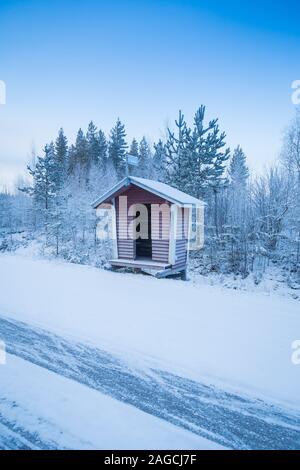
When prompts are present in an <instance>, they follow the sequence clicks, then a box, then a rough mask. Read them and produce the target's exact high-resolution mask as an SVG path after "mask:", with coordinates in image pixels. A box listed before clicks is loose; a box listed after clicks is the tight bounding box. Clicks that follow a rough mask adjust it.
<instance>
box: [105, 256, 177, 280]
mask: <svg viewBox="0 0 300 470" xmlns="http://www.w3.org/2000/svg"><path fill="white" fill-rule="evenodd" d="M109 262H110V264H111V266H112V267H116V268H132V269H140V270H141V271H144V272H145V273H147V274H151V275H152V276H155V277H157V278H159V279H160V278H163V277H167V276H171V275H173V274H179V273H181V274H182V276H183V279H186V268H184V269H183V268H182V267H181V268H177V269H175V268H173V267H172V265H171V264H166V263H160V262H158V261H153V260H151V259H149V258H144V259H126V258H118V259H111V260H109Z"/></svg>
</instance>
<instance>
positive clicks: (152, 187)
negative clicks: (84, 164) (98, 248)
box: [92, 176, 206, 209]
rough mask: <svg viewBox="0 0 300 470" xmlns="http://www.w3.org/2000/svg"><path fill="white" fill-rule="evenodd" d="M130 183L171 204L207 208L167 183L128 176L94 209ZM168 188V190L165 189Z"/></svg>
mask: <svg viewBox="0 0 300 470" xmlns="http://www.w3.org/2000/svg"><path fill="white" fill-rule="evenodd" d="M130 183H132V184H134V185H135V186H138V187H140V188H141V189H145V190H146V191H150V192H152V193H153V194H156V195H157V196H160V197H162V198H163V199H166V200H167V201H169V202H172V203H174V204H177V205H180V206H191V205H192V206H205V205H206V203H205V202H204V201H201V200H200V199H197V198H195V197H193V196H190V195H188V194H186V193H184V192H183V191H180V190H179V189H176V188H173V187H172V186H169V185H167V184H166V183H161V182H159V181H154V180H148V179H145V178H138V177H135V176H128V177H126V178H123V179H122V180H120V181H119V182H118V183H117V184H115V185H114V186H113V187H112V188H110V189H109V190H108V191H106V192H105V193H104V194H103V195H102V196H100V197H99V198H97V199H96V200H95V201H94V202H93V203H92V207H93V208H94V209H96V208H97V206H98V205H99V204H101V202H103V201H105V199H107V198H108V197H110V196H111V195H113V194H114V193H115V192H117V191H118V190H119V189H121V188H122V187H123V186H128V185H129V184H130ZM165 187H166V188H165Z"/></svg>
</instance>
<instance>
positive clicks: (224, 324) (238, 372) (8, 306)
mask: <svg viewBox="0 0 300 470" xmlns="http://www.w3.org/2000/svg"><path fill="white" fill-rule="evenodd" d="M0 279H1V284H0V340H1V339H4V340H5V341H6V343H7V346H8V350H9V352H11V353H12V354H15V355H16V356H19V357H23V358H26V361H24V360H22V359H20V358H16V357H15V356H12V355H10V354H9V355H8V364H7V365H6V366H0V373H1V398H0V405H1V407H0V422H1V423H2V427H3V426H4V425H5V423H6V432H8V434H9V433H10V432H11V430H12V429H14V428H16V426H17V424H16V422H14V418H16V417H17V416H19V417H20V416H21V417H22V419H21V422H22V423H23V424H22V426H25V428H28V429H27V431H28V432H30V429H31V430H32V431H33V430H34V429H36V427H35V425H36V424H37V423H42V424H41V426H42V428H41V429H42V433H40V437H39V439H40V441H41V442H40V443H39V441H38V442H37V444H36V445H37V447H39V445H40V446H41V447H43V445H44V447H45V446H48V447H50V448H51V446H53V447H55V446H61V447H66V448H73V447H75V448H77V447H78V448H86V447H87V448H91V447H97V448H100V447H106V448H116V447H119V448H132V447H135V448H143V447H148V448H151V447H152V448H163V447H168V448H212V447H213V446H217V444H214V443H212V442H210V439H209V436H210V434H209V433H207V432H201V429H198V430H197V433H198V434H200V436H199V435H196V434H195V435H194V434H192V433H190V432H188V431H187V430H183V429H180V428H178V427H177V426H174V425H173V424H174V423H175V424H178V425H179V426H181V424H180V422H178V416H179V415H178V409H179V408H180V407H181V405H182V406H183V405H184V408H185V410H183V411H182V416H186V417H187V418H188V417H189V416H191V410H193V406H196V407H198V408H197V412H199V418H197V419H196V415H195V423H197V422H202V424H203V423H205V426H206V430H208V429H211V430H212V431H210V432H211V435H212V436H213V434H214V436H213V437H212V441H215V442H219V443H220V444H222V443H223V445H225V447H230V446H231V445H230V443H232V444H235V446H234V447H235V448H238V446H239V445H246V444H247V439H248V438H249V439H250V437H249V436H250V435H251V426H252V425H251V422H252V423H256V424H255V425H256V427H257V429H256V437H255V436H254V434H255V433H254V434H253V440H252V446H253V447H254V448H256V447H259V446H260V445H261V446H262V442H261V441H260V436H262V437H263V434H267V433H268V432H270V436H269V441H268V440H266V442H265V446H268V445H269V444H268V442H272V441H274V442H275V440H276V443H278V442H280V439H281V442H282V445H283V447H284V445H287V446H290V447H291V448H292V447H293V448H295V447H296V448H300V437H299V436H300V429H299V426H298V424H297V423H299V419H298V418H296V416H298V417H299V408H300V398H299V389H300V366H296V365H294V364H293V363H292V361H291V355H292V352H293V351H292V348H291V344H292V342H293V341H294V340H295V339H299V337H300V308H299V302H298V301H296V300H293V299H289V298H283V297H280V296H276V295H273V296H272V297H271V296H265V295H263V294H255V293H252V292H245V291H230V290H228V289H225V288H221V287H217V286H200V285H193V284H192V283H189V282H183V281H178V280H167V279H165V280H157V279H154V278H151V277H148V276H144V275H133V274H121V273H113V272H108V271H103V270H100V269H96V268H92V267H86V266H79V265H72V264H67V263H63V262H54V261H52V262H51V261H45V260H38V259H35V260H33V259H30V258H25V257H22V256H18V255H9V254H3V255H0ZM1 317H2V319H1ZM5 319H7V320H5ZM20 322H23V326H22V324H21V323H20ZM26 324H28V331H27V330H26V328H27V327H26ZM38 327H39V328H43V329H44V330H46V331H49V335H51V334H52V337H51V336H47V335H48V334H46V332H44V333H43V330H40V331H39V330H38ZM30 328H31V329H32V330H31V332H30V331H29V329H30ZM1 331H2V335H1ZM51 332H52V333H51ZM55 334H57V335H59V337H55ZM59 338H65V339H66V341H69V343H68V344H67V343H63V341H62V340H60V339H59ZM76 342H81V343H82V344H85V345H86V348H90V351H88V350H87V351H85V350H84V348H82V347H81V346H76ZM78 344H79V343H78ZM72 348H73V349H72ZM76 348H77V349H76ZM93 348H97V351H98V352H97V354H98V356H97V354H96V349H94V352H95V354H94V353H93ZM51 351H52V356H51ZM84 351H85V352H84ZM101 351H105V352H106V353H107V354H111V357H113V361H115V362H113V361H112V362H110V363H106V362H107V360H108V359H107V358H106V357H105V356H103V354H102V353H101ZM83 352H84V354H83ZM106 353H105V354H106ZM81 354H82V357H81V356H80V355H81ZM101 354H102V356H101ZM93 356H94V363H93V362H91V358H92V357H93ZM107 357H108V356H107ZM118 358H119V359H120V361H123V362H124V364H125V365H124V364H123V365H122V363H121V362H118ZM52 359H53V364H54V363H55V364H56V365H55V367H54V365H53V366H52V365H51V362H52ZM84 361H85V362H84ZM32 362H34V363H35V364H38V365H33V364H32ZM101 363H103V364H104V365H105V363H106V365H105V367H104V368H102V370H101V368H100V366H101ZM103 364H102V366H101V367H103ZM40 366H42V367H40ZM51 367H52V370H53V371H55V372H57V373H58V374H59V375H57V374H54V373H53V372H50V371H49V370H46V369H47V368H48V369H49V368H50V369H51ZM97 368H98V370H97ZM105 368H106V369H105ZM122 368H123V369H122ZM126 368H127V369H126ZM130 368H131V369H132V370H134V371H135V372H134V374H132V375H130V374H131V372H130V373H129V372H128V370H130ZM60 369H61V370H60ZM113 369H114V370H115V372H116V373H117V374H119V375H116V374H115V375H113V376H112V377H110V376H109V375H107V384H108V385H107V387H108V388H105V387H106V385H105V386H104V385H103V384H104V382H103V380H104V378H105V373H106V371H107V372H109V371H112V370H113ZM122 370H123V372H122ZM78 371H79V372H78ZM89 371H90V372H89ZM164 371H165V374H164ZM96 372H97V373H98V376H99V377H102V385H101V387H102V388H101V387H100V386H98V382H97V377H96ZM121 372H122V374H123V375H122V374H121ZM138 374H140V378H141V382H140V384H141V395H140V398H139V397H137V396H135V392H136V389H137V388H139V385H137V386H135V385H134V382H133V381H134V380H135V379H136V377H137V375H138ZM151 374H152V376H153V377H154V375H155V374H156V375H155V381H156V384H157V385H155V387H157V392H158V393H160V396H161V400H162V403H163V400H168V394H167V393H162V392H163V390H165V391H167V390H169V392H170V391H171V389H172V393H173V395H170V398H169V401H170V410H168V409H167V408H166V409H165V412H166V413H165V415H163V413H162V414H160V411H159V406H158V404H159V403H158V404H155V403H154V404H151V399H149V400H148V399H147V396H151V391H150V392H149V390H151V387H152V386H153V383H152V382H151V381H153V380H154V379H153V377H151ZM176 374H177V375H176ZM60 375H65V376H66V377H69V378H66V377H60ZM117 377H119V382H120V384H124V390H125V391H124V390H118V389H117V388H116V384H114V386H112V385H109V384H112V383H113V382H112V380H113V381H114V380H117ZM126 377H127V379H126ZM180 377H185V378H186V380H185V381H184V380H182V379H180ZM70 379H75V381H73V380H70ZM93 380H94V381H93ZM126 380H127V382H128V383H127V384H126ZM89 381H90V382H89ZM192 381H194V382H192ZM76 382H81V383H76ZM31 383H32V384H33V385H34V386H33V387H32V388H31ZM49 384H50V392H51V393H49V389H48V386H49ZM83 384H85V385H88V387H87V386H85V385H83ZM176 384H177V385H176ZM150 385H151V387H150ZM143 387H144V389H143ZM147 387H148V388H147ZM177 387H178V390H179V389H181V390H180V393H181V394H182V395H181V396H182V397H183V399H182V401H181V402H180V401H178V396H177V401H178V404H177V405H176V406H177V409H175V402H176V395H178V393H177V392H176V390H175V389H177ZM214 387H215V388H214ZM92 388H94V390H92ZM95 388H96V389H97V390H95ZM222 389H223V390H227V392H226V393H225V392H224V391H223V392H222ZM228 391H230V393H232V395H231V394H229V393H228ZM102 392H103V393H105V394H106V393H108V394H110V395H111V397H113V398H110V397H108V396H106V395H104V394H103V393H102ZM142 392H143V394H144V395H143V394H142ZM124 393H126V394H127V396H123V395H122V394H124ZM170 393H171V392H170ZM238 395H240V396H241V397H242V396H243V399H242V400H240V401H241V403H242V408H243V409H242V413H240V411H241V410H240V411H239V410H238V407H239V406H240V405H239V398H238ZM200 396H202V398H201V400H202V401H201V400H200V401H199V397H200ZM172 397H173V398H172ZM188 397H190V399H188ZM247 397H248V398H247ZM251 397H253V401H252V398H251ZM114 398H117V400H121V401H123V402H125V403H120V402H119V401H117V400H116V399H114ZM51 400H52V402H51ZM172 400H173V403H171V401H172ZM260 400H269V401H271V403H273V405H264V403H263V402H260ZM147 401H148V403H147ZM128 403H130V404H134V405H135V406H136V407H137V408H139V409H137V408H135V407H133V406H130V405H129V404H128ZM165 403H166V406H168V401H166V402H165ZM193 403H194V405H193ZM205 403H206V405H205ZM274 404H275V405H276V404H278V405H280V406H283V408H285V409H287V410H290V411H287V412H286V413H285V412H282V410H280V409H279V408H278V410H277V409H275V412H274V416H272V406H274ZM150 405H151V406H152V405H153V409H151V407H150ZM171 405H174V406H173V409H172V406H171ZM221 405H222V406H221ZM155 406H156V408H155ZM178 407H179V408H178ZM189 407H191V408H189ZM206 407H207V409H209V408H210V410H211V411H210V413H211V416H206V412H205V409H206ZM72 410H73V411H72ZM74 410H76V413H75V414H74ZM95 410H97V411H95ZM101 410H104V411H103V412H102V411H101ZM141 410H143V411H147V413H150V414H152V415H154V416H150V414H147V413H144V412H143V411H141ZM195 410H196V408H195ZM293 410H294V412H295V414H294V418H293ZM168 413H169V415H170V419H168ZM239 413H240V416H239ZM207 414H208V413H207ZM250 415H251V416H252V417H251V419H253V421H251V420H250V421H249V419H250V418H249V416H250ZM259 415H261V417H262V416H263V415H264V418H263V419H264V422H262V421H261V420H259V419H257V418H259ZM275 415H276V416H275ZM155 416H156V417H155ZM157 416H158V417H157ZM176 416H177V417H176ZM201 416H202V418H201ZM215 416H219V417H222V419H221V421H222V422H221V421H220V425H218V426H216V425H215V418H214V417H215ZM247 416H248V418H247ZM159 417H163V418H164V419H165V420H169V421H171V422H172V423H173V424H170V423H167V422H165V421H163V420H162V419H159ZM171 417H172V419H171ZM227 417H228V420H229V419H231V421H232V422H231V423H229V421H228V423H227V425H229V424H230V425H231V424H232V425H233V424H234V426H233V428H232V429H231V430H230V429H229V427H228V429H227V435H226V433H225V432H224V433H223V436H221V434H222V433H220V436H221V437H219V438H216V437H215V435H216V434H217V433H218V431H219V430H221V428H222V426H223V425H222V423H223V424H224V423H226V421H227ZM274 417H275V418H274ZM84 419H86V420H88V423H87V426H86V427H87V429H86V430H85V431H84V432H81V431H80V432H79V431H78V429H79V428H80V425H79V424H80V423H81V422H84ZM197 420H198V421H197ZM199 420H200V421H199ZM243 420H244V424H242V423H243ZM187 421H188V422H185V423H182V426H181V427H185V429H189V430H193V426H195V423H194V424H193V422H192V421H191V420H189V419H187ZM233 421H234V423H233ZM273 421H274V424H273V425H272V424H271V423H272V422H273ZM124 422H126V425H125V426H124V427H123V424H122V423H124ZM128 422H130V423H135V424H134V426H130V427H128V424H127V423H128ZM3 423H4V424H3ZM11 423H14V424H13V425H12V424H11ZM43 423H45V426H44V424H43ZM64 423H67V424H66V425H65V426H64ZM120 423H121V424H120ZM249 423H250V425H249ZM268 423H269V425H268ZM31 424H32V426H31ZM248 425H249V431H248V430H247V429H246V427H247V426H248ZM43 426H44V427H43ZM239 426H240V427H241V428H244V429H245V433H244V435H242V434H243V433H242V432H241V430H239V431H238V432H237V433H236V432H235V429H237V428H238V427H239ZM268 426H269V427H268ZM276 426H277V428H276ZM216 428H217V429H216ZM225 428H226V426H225ZM39 429H40V427H39ZM43 429H44V431H43ZM51 429H53V432H51ZM104 429H105V433H104V431H103V430H104ZM129 429H130V432H129V433H128V430H129ZM141 429H143V434H142V435H141V431H140V430H141ZM264 429H265V431H263V430H264ZM49 430H50V431H49ZM289 430H290V431H289ZM195 432H196V427H195ZM247 432H248V435H247ZM272 432H273V433H274V436H273V435H271V433H272ZM47 433H49V434H47ZM2 434H3V435H4V436H5V432H4V431H2V432H0V435H2ZM230 434H231V435H232V436H234V435H235V436H236V437H235V439H236V441H235V442H234V439H232V441H230ZM21 436H24V433H21ZM202 436H204V437H202ZM228 436H229V437H228ZM247 436H248V437H247ZM205 437H208V439H205ZM18 439H20V436H19V437H18ZM22 439H23V437H22ZM24 439H25V440H26V435H25V437H24ZM285 443H286V444H285ZM16 445H17V444H16ZM276 445H277V444H276ZM249 447H251V446H249Z"/></svg>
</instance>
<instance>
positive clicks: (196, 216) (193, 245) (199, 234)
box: [189, 206, 204, 250]
mask: <svg viewBox="0 0 300 470" xmlns="http://www.w3.org/2000/svg"><path fill="white" fill-rule="evenodd" d="M191 211H192V214H191V220H190V223H191V225H190V244H189V248H190V250H199V249H200V248H202V247H203V244H204V207H203V206H192V209H191Z"/></svg>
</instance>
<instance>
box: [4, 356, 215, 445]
mask: <svg viewBox="0 0 300 470" xmlns="http://www.w3.org/2000/svg"><path fill="white" fill-rule="evenodd" d="M0 378H1V388H0V449H5V448H12V445H13V447H14V448H23V449H24V448H31V449H40V448H42V449H45V448H48V449H52V448H60V449H114V448H115V449H218V448H221V446H219V445H217V444H215V443H212V442H210V441H208V440H207V439H205V438H202V437H200V436H197V435H196V434H193V433H191V432H188V431H185V430H184V429H181V428H179V427H177V426H174V425H172V424H170V423H168V422H167V421H164V420H162V419H159V418H156V417H154V416H151V415H150V414H147V413H144V412H142V411H140V410H138V409H137V408H135V407H133V406H130V405H126V404H124V403H121V402H120V401H117V400H114V399H113V398H110V397H108V396H107V395H103V394H102V393H100V392H98V391H96V390H93V389H91V388H88V387H86V386H85V385H82V384H80V383H77V382H74V381H73V380H69V379H67V378H65V377H62V376H60V375H57V374H55V373H53V372H50V371H49V370H47V369H44V368H41V367H38V366H36V365H34V364H31V363H30V362H27V361H24V360H23V359H20V358H17V357H15V356H12V355H8V357H7V364H6V365H5V366H0Z"/></svg>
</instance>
